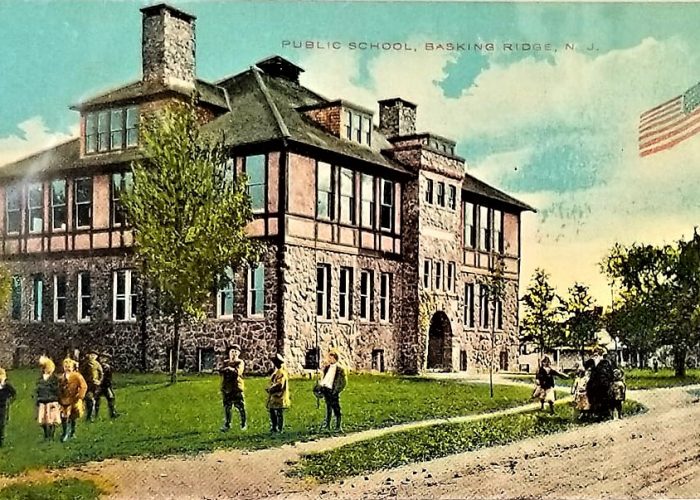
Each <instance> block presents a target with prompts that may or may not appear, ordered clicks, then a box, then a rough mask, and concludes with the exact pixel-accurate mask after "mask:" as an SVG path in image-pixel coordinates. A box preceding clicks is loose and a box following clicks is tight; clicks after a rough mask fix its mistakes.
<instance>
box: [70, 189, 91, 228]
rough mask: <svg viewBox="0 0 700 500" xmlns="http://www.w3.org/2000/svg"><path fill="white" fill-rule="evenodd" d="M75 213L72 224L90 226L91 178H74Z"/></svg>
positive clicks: (81, 226) (79, 226) (78, 226)
mask: <svg viewBox="0 0 700 500" xmlns="http://www.w3.org/2000/svg"><path fill="white" fill-rule="evenodd" d="M74 187H75V190H74V193H75V214H74V216H73V218H74V222H75V223H74V226H75V227H77V228H86V227H90V225H91V224H92V178H90V177H83V178H81V179H75V184H74Z"/></svg>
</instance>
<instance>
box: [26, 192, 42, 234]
mask: <svg viewBox="0 0 700 500" xmlns="http://www.w3.org/2000/svg"><path fill="white" fill-rule="evenodd" d="M32 192H38V193H39V203H38V205H32ZM26 203H27V207H26V210H27V233H28V234H41V233H43V232H44V183H43V182H31V183H29V184H27V198H26ZM36 211H38V212H39V214H40V217H38V220H39V221H41V224H40V227H39V229H34V224H33V220H32V213H33V212H36Z"/></svg>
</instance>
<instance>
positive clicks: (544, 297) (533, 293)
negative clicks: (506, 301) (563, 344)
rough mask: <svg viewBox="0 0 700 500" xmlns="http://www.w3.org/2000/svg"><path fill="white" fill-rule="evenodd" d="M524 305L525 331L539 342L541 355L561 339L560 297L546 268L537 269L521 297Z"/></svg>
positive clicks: (523, 321)
mask: <svg viewBox="0 0 700 500" xmlns="http://www.w3.org/2000/svg"><path fill="white" fill-rule="evenodd" d="M521 300H522V302H523V305H524V313H525V314H524V315H523V320H522V328H523V332H524V333H525V334H526V335H528V336H531V337H532V338H533V339H535V341H536V342H537V345H538V347H539V351H540V356H542V355H543V354H544V353H545V352H546V351H547V350H548V349H550V348H552V347H553V346H554V345H555V344H557V343H558V342H559V341H560V340H561V326H560V323H559V316H560V309H559V302H560V301H559V297H558V296H557V294H556V291H555V290H554V287H553V286H552V285H551V284H550V283H549V274H547V272H546V271H545V270H544V269H535V274H534V275H533V276H532V279H531V280H530V284H529V285H528V287H527V291H526V293H525V295H524V296H523V298H522V299H521Z"/></svg>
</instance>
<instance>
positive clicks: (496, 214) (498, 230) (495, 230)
mask: <svg viewBox="0 0 700 500" xmlns="http://www.w3.org/2000/svg"><path fill="white" fill-rule="evenodd" d="M491 213H492V215H491V226H492V228H491V237H492V239H493V242H492V246H491V248H493V249H494V250H495V251H496V252H498V253H499V254H503V252H504V250H505V244H504V241H503V219H504V214H503V211H502V210H498V209H495V208H493V209H491ZM497 221H498V224H497ZM497 225H498V227H497Z"/></svg>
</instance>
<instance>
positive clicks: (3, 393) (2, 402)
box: [0, 368, 17, 448]
mask: <svg viewBox="0 0 700 500" xmlns="http://www.w3.org/2000/svg"><path fill="white" fill-rule="evenodd" d="M16 397H17V391H15V388H14V387H12V384H10V383H9V382H8V381H7V373H6V372H5V369H4V368H0V448H2V447H3V445H4V444H5V425H6V424H7V421H8V420H9V419H10V403H11V402H12V401H13V400H14V399H15V398H16Z"/></svg>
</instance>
